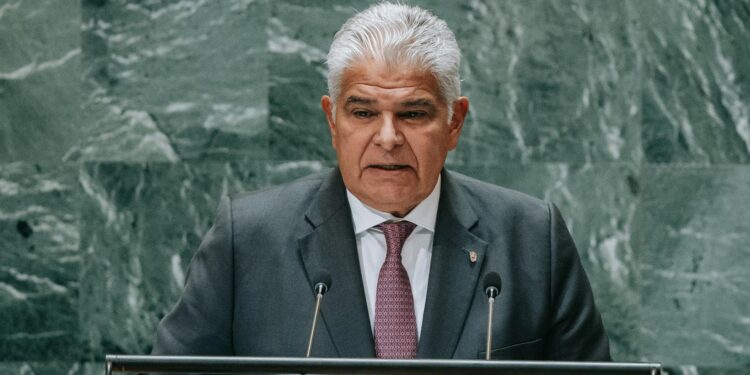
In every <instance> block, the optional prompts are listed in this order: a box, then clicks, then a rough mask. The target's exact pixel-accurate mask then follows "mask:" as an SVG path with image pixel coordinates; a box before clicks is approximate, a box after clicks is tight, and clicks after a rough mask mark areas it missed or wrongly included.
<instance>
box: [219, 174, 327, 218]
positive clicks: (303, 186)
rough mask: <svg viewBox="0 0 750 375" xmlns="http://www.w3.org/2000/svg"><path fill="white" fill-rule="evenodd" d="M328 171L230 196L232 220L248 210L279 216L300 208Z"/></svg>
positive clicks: (258, 213) (296, 211)
mask: <svg viewBox="0 0 750 375" xmlns="http://www.w3.org/2000/svg"><path fill="white" fill-rule="evenodd" d="M328 173H330V171H323V172H318V173H314V174H311V175H307V176H304V177H301V178H299V179H296V180H293V181H290V182H287V183H284V184H281V185H277V186H273V187H269V188H265V189H260V190H256V191H251V192H242V193H237V194H233V195H230V196H229V199H230V201H231V205H232V212H233V216H234V217H235V219H236V218H238V217H242V216H246V215H249V214H251V213H252V215H253V216H261V217H282V216H285V215H286V214H292V213H299V212H301V211H304V210H306V209H307V206H308V205H309V204H310V202H311V201H312V197H313V195H314V194H315V193H316V192H317V191H318V189H319V188H320V185H321V184H322V182H323V180H324V179H325V178H326V176H327V174H328Z"/></svg>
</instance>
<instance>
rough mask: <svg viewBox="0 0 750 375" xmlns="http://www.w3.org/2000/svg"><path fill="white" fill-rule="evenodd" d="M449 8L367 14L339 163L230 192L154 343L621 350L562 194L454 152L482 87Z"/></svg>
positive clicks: (335, 96)
mask: <svg viewBox="0 0 750 375" xmlns="http://www.w3.org/2000/svg"><path fill="white" fill-rule="evenodd" d="M459 62H460V52H459V49H458V46H457V44H456V41H455V38H454V36H453V33H452V32H451V31H450V30H449V29H448V27H447V25H446V24H445V22H443V21H442V20H440V19H438V18H436V17H434V16H433V15H431V14H430V13H428V12H426V11H424V10H422V9H419V8H416V7H408V6H404V5H393V4H389V3H382V4H379V5H376V6H373V7H371V8H369V9H367V10H365V11H364V12H361V13H359V14H356V15H355V16H353V17H352V18H351V19H349V20H348V21H347V22H346V23H345V24H344V25H343V27H342V28H341V30H340V31H339V32H338V33H337V34H336V36H335V38H334V41H333V43H332V45H331V49H330V52H329V55H328V66H329V80H328V85H329V93H330V96H323V98H322V100H321V106H322V108H323V111H324V112H325V115H326V118H327V121H328V126H329V130H330V133H331V139H332V144H333V148H334V149H335V150H336V155H337V159H338V168H335V169H333V170H332V171H328V172H325V173H321V174H317V175H312V176H308V177H306V178H303V179H301V180H298V181H295V182H292V183H290V184H286V185H283V186H279V187H276V188H273V189H269V190H265V191H260V192H254V193H250V194H245V195H240V196H237V197H234V198H231V199H230V198H224V199H223V200H222V202H221V204H220V206H219V210H218V215H217V219H216V222H215V224H214V226H213V228H212V229H211V231H210V232H209V233H208V234H207V236H206V238H205V239H204V241H203V243H202V245H201V247H200V249H199V251H198V253H197V254H196V255H195V258H194V259H193V261H192V263H191V266H190V271H189V274H188V278H187V282H186V286H185V291H184V294H183V296H182V298H181V300H180V302H179V303H178V304H177V306H176V307H175V308H174V310H173V311H172V312H171V313H170V314H169V315H167V316H166V317H165V318H164V320H163V321H162V322H161V324H160V326H159V329H158V333H157V340H156V344H155V347H154V354H186V355H187V354H193V355H243V356H244V355H246V356H302V355H303V354H304V352H305V348H306V342H307V334H308V332H309V329H310V324H311V314H312V311H313V306H314V296H313V293H312V285H313V284H315V283H316V282H317V281H318V280H317V278H318V277H319V276H317V275H321V274H325V273H327V274H330V277H331V279H332V285H331V288H330V291H329V292H328V293H327V294H326V296H325V300H324V302H323V306H322V320H321V322H320V324H321V325H320V326H319V328H318V332H317V336H316V337H315V342H314V346H313V349H312V354H313V356H321V357H328V356H332V357H379V358H414V357H419V358H466V359H477V358H484V355H485V337H486V336H485V335H486V321H487V299H486V297H485V295H484V292H483V291H482V285H481V284H482V282H481V280H482V279H483V277H484V275H486V274H487V273H490V272H497V273H499V274H500V275H501V276H502V279H503V286H502V293H501V294H500V296H499V297H498V299H497V302H496V305H495V306H496V307H495V315H494V326H493V332H492V335H493V344H494V347H493V349H492V353H491V356H492V358H496V359H528V360H609V359H610V356H609V346H608V341H607V337H606V334H605V333H604V329H603V326H602V322H601V319H600V317H599V313H598V312H597V310H596V307H595V306H594V302H593V298H592V293H591V289H590V286H589V283H588V280H587V278H586V276H585V274H584V271H583V268H582V267H581V264H580V261H579V258H578V255H577V252H576V249H575V245H574V244H573V241H572V239H571V237H570V235H569V233H568V231H567V229H566V227H565V224H564V222H563V220H562V218H561V217H560V214H559V212H558V211H557V209H556V208H555V207H554V206H552V205H549V204H545V203H543V202H541V201H538V200H536V199H534V198H531V197H528V196H526V195H524V194H521V193H518V192H514V191H510V190H507V189H503V188H500V187H496V186H493V185H489V184H486V183H483V182H480V181H477V180H474V179H471V178H468V177H465V176H462V175H460V174H457V173H453V172H449V171H446V170H444V169H443V165H444V162H445V158H446V155H447V153H448V152H449V151H450V150H452V149H454V148H455V147H456V145H457V143H458V139H459V136H460V134H461V129H462V127H463V123H464V119H465V117H466V114H467V112H468V108H469V101H468V99H467V98H466V97H462V96H460V83H459V76H458V73H459Z"/></svg>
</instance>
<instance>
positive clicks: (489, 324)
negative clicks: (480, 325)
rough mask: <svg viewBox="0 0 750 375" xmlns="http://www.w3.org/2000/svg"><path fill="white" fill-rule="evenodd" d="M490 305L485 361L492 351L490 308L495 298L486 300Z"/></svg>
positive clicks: (488, 358)
mask: <svg viewBox="0 0 750 375" xmlns="http://www.w3.org/2000/svg"><path fill="white" fill-rule="evenodd" d="M488 302H489V304H490V306H489V307H490V308H489V316H488V317H487V352H486V353H485V359H486V360H488V361H489V360H490V353H491V351H492V308H493V306H494V305H495V297H490V298H489V299H488Z"/></svg>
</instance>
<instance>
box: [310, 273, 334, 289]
mask: <svg viewBox="0 0 750 375" xmlns="http://www.w3.org/2000/svg"><path fill="white" fill-rule="evenodd" d="M330 287H331V274H330V273H328V271H327V270H321V271H319V272H318V273H317V274H315V277H314V278H313V291H315V294H318V293H319V294H326V292H327V291H328V289H329V288H330Z"/></svg>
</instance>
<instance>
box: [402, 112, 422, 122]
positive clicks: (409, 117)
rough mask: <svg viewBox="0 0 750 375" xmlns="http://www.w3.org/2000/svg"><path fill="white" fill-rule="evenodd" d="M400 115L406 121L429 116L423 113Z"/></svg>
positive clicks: (404, 113) (403, 113)
mask: <svg viewBox="0 0 750 375" xmlns="http://www.w3.org/2000/svg"><path fill="white" fill-rule="evenodd" d="M398 115H399V117H401V118H402V119H404V120H417V119H421V118H423V117H425V116H427V114H426V113H425V112H422V111H407V112H401V113H399V114H398Z"/></svg>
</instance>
